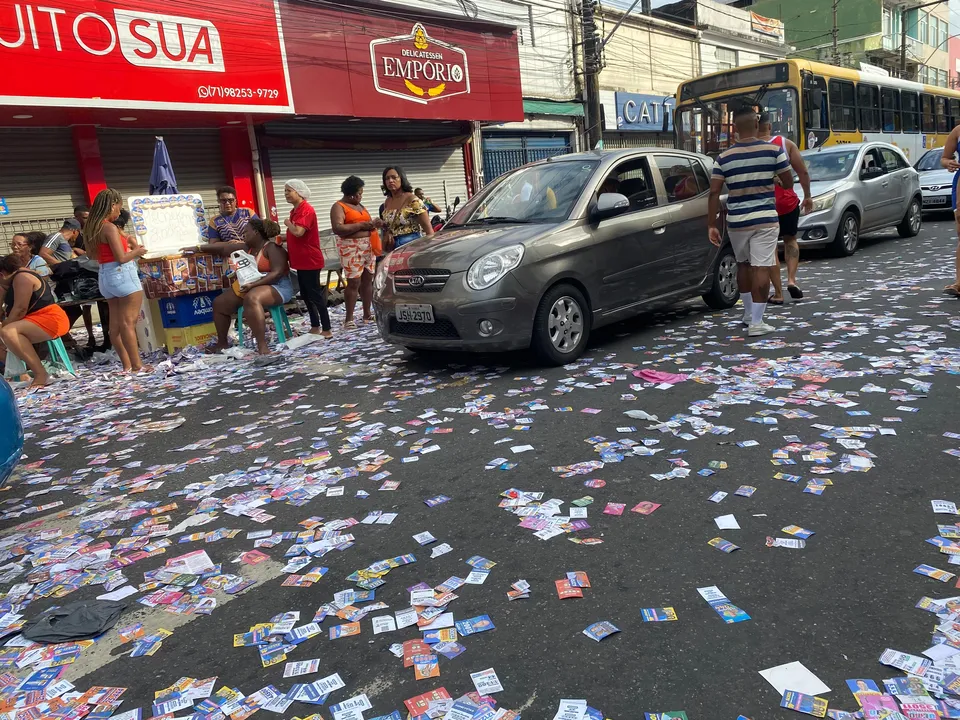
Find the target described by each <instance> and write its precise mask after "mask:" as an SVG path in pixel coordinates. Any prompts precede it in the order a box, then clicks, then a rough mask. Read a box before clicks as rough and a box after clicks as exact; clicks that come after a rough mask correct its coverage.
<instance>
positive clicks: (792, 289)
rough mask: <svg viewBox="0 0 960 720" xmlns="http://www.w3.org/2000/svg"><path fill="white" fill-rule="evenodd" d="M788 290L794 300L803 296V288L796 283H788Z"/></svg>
mask: <svg viewBox="0 0 960 720" xmlns="http://www.w3.org/2000/svg"><path fill="white" fill-rule="evenodd" d="M787 292H788V293H790V297H792V298H793V299H794V300H800V299H802V298H803V290H801V289H800V288H798V287H797V286H796V285H787Z"/></svg>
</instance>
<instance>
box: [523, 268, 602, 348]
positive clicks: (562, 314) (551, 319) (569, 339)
mask: <svg viewBox="0 0 960 720" xmlns="http://www.w3.org/2000/svg"><path fill="white" fill-rule="evenodd" d="M589 337H590V307H589V306H588V305H587V301H586V299H585V298H584V297H583V293H581V292H580V291H579V290H577V288H575V287H573V286H572V285H557V286H555V287H552V288H550V290H548V291H547V294H546V295H544V296H543V299H542V300H541V301H540V306H539V307H538V308H537V314H536V317H535V318H534V320H533V338H532V339H531V343H530V344H531V346H532V347H533V350H534V352H536V353H537V355H538V356H539V357H540V359H541V360H543V361H544V362H548V363H550V364H551V365H565V364H566V363H568V362H573V361H574V360H576V359H577V358H578V357H580V355H582V354H583V351H584V350H585V349H586V347H587V340H588V338H589Z"/></svg>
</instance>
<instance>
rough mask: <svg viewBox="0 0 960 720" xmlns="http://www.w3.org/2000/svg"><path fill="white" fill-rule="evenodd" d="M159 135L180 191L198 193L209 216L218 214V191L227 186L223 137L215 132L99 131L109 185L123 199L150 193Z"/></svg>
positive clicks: (101, 152) (101, 151)
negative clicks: (222, 151) (151, 169)
mask: <svg viewBox="0 0 960 720" xmlns="http://www.w3.org/2000/svg"><path fill="white" fill-rule="evenodd" d="M157 135H160V136H162V137H163V140H164V142H165V143H166V144H167V152H169V153H170V162H171V163H173V173H174V175H176V176H177V189H178V190H179V191H180V192H182V193H198V194H199V195H200V197H202V198H203V204H204V207H205V208H206V210H207V212H208V213H215V212H217V191H216V189H217V187H219V186H221V185H226V183H227V180H226V175H225V174H224V169H223V155H222V153H221V152H220V134H219V132H218V131H216V130H186V131H184V130H177V131H174V130H136V131H127V130H107V129H104V130H100V131H99V137H100V154H101V156H102V157H103V174H104V177H105V178H106V181H107V185H108V186H110V187H112V188H115V189H117V190H119V191H120V192H121V194H122V195H123V197H124V200H126V198H128V197H130V196H131V195H146V194H148V193H149V191H150V168H151V167H152V166H153V147H154V144H155V142H156V140H155V138H156V136H157Z"/></svg>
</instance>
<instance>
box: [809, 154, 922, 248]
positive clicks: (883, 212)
mask: <svg viewBox="0 0 960 720" xmlns="http://www.w3.org/2000/svg"><path fill="white" fill-rule="evenodd" d="M800 154H801V155H802V156H803V160H804V162H805V163H806V164H807V170H809V172H810V194H811V195H812V196H813V212H811V213H809V214H808V215H802V216H801V217H800V224H799V226H798V228H797V242H798V243H799V244H800V245H801V246H803V247H824V246H829V247H830V249H831V250H832V251H833V252H834V253H835V254H837V255H853V253H855V252H856V251H857V245H858V244H859V242H860V235H861V234H863V233H865V232H871V231H874V230H882V229H884V228H888V227H896V228H897V232H899V233H900V237H913V236H914V235H916V234H917V233H919V232H920V224H921V222H922V209H923V199H922V195H921V191H920V175H919V174H918V173H917V171H916V170H915V169H914V168H912V167H910V163H908V162H907V159H906V158H905V157H904V155H903V153H902V152H901V151H900V149H899V148H897V147H895V146H893V145H890V144H888V143H882V142H866V143H856V144H846V145H831V146H829V147H821V148H817V149H816V150H805V151H804V152H802V153H800ZM794 190H796V191H797V194H798V195H800V196H801V198H802V195H803V192H802V190H801V189H800V186H799V184H794Z"/></svg>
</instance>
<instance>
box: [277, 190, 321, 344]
mask: <svg viewBox="0 0 960 720" xmlns="http://www.w3.org/2000/svg"><path fill="white" fill-rule="evenodd" d="M283 197H284V198H285V199H286V201H287V202H288V203H290V204H291V205H293V210H291V211H290V217H289V218H287V219H286V220H284V221H283V224H284V225H285V226H286V228H287V253H288V254H289V256H290V267H292V268H293V269H294V270H296V271H297V279H298V281H299V282H300V297H301V298H302V299H303V301H304V302H305V303H306V304H307V312H308V313H310V333H311V334H312V335H322V336H323V337H325V338H332V337H333V333H332V332H330V314H329V313H328V312H327V287H326V284H324V285H323V286H321V284H320V271H321V270H323V252H322V251H321V250H320V227H319V226H318V224H317V213H316V212H314V209H313V207H311V205H310V203H308V202H307V200H309V199H310V188H308V187H307V184H306V183H305V182H303V180H287V182H286V184H285V185H284V186H283ZM321 324H322V329H321Z"/></svg>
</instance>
